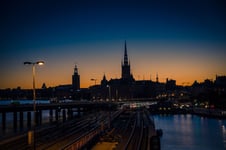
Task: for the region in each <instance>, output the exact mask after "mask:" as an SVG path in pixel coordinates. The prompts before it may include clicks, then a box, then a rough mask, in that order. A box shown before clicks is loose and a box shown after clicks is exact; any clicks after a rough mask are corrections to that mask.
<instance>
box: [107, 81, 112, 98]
mask: <svg viewBox="0 0 226 150" xmlns="http://www.w3.org/2000/svg"><path fill="white" fill-rule="evenodd" d="M107 87H108V90H109V91H108V94H109V101H111V86H110V85H107Z"/></svg>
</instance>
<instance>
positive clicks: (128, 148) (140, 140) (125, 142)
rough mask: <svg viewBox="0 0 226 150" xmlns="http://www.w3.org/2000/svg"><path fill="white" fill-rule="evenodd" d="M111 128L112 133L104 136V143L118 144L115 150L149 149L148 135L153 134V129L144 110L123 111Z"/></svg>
mask: <svg viewBox="0 0 226 150" xmlns="http://www.w3.org/2000/svg"><path fill="white" fill-rule="evenodd" d="M112 128H113V129H112V131H113V132H112V133H111V134H109V133H108V134H107V138H106V136H105V141H109V142H112V141H114V142H115V141H116V142H118V144H117V146H116V148H115V149H116V150H146V149H150V145H149V143H150V135H151V134H153V135H154V134H155V129H154V126H153V122H152V121H151V120H150V118H149V115H148V114H147V112H146V110H145V109H136V110H126V111H124V112H123V113H122V114H121V115H120V116H119V117H118V118H117V119H116V120H115V121H114V123H113V127H112ZM151 132H152V133H151ZM109 137H111V138H109ZM106 139H111V140H106Z"/></svg>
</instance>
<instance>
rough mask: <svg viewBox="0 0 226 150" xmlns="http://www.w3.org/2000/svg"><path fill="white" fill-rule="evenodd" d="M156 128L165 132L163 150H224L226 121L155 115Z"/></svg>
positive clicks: (197, 117) (187, 116) (225, 145)
mask: <svg viewBox="0 0 226 150" xmlns="http://www.w3.org/2000/svg"><path fill="white" fill-rule="evenodd" d="M154 120H155V125H156V128H160V129H162V130H163V136H162V137H161V149H162V150H181V149H183V150H200V149H205V150H213V149H217V150H224V149H226V120H218V119H211V118H203V117H199V116H195V115H189V114H188V115H155V116H154Z"/></svg>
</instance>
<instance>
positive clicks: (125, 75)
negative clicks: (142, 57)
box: [121, 41, 134, 81]
mask: <svg viewBox="0 0 226 150" xmlns="http://www.w3.org/2000/svg"><path fill="white" fill-rule="evenodd" d="M121 79H122V80H124V81H133V80H134V78H133V75H132V74H131V72H130V62H129V59H128V55H127V46H126V41H125V49H124V60H123V61H122V77H121Z"/></svg>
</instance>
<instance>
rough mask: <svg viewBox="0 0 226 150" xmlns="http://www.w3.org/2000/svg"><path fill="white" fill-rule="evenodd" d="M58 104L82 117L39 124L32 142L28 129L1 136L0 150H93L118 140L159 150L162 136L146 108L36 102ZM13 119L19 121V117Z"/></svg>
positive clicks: (52, 107)
mask: <svg viewBox="0 0 226 150" xmlns="http://www.w3.org/2000/svg"><path fill="white" fill-rule="evenodd" d="M47 105H48V106H47ZM1 107H2V108H3V109H1V113H3V114H4V113H8V112H10V111H13V112H22V111H25V112H29V111H31V110H32V106H29V105H26V106H25V105H24V106H19V105H18V106H7V107H8V109H6V106H5V107H3V106H1ZM59 107H60V109H61V112H63V110H65V109H69V110H70V109H74V108H76V111H77V112H78V110H79V111H80V113H82V112H83V113H82V115H80V116H79V117H78V115H77V117H71V118H68V119H67V117H68V116H67V115H65V117H66V119H65V120H64V119H63V120H62V121H58V122H57V121H55V122H53V123H50V124H47V125H41V124H39V125H38V126H36V127H35V128H31V130H32V131H34V132H33V133H34V139H33V141H32V142H31V143H29V140H28V139H29V134H28V133H29V132H28V131H29V130H27V132H26V131H24V132H22V133H20V134H19V133H15V134H14V135H13V136H5V137H2V138H1V142H0V147H1V149H2V148H3V149H21V150H23V149H24V150H25V149H26V150H27V149H40V150H41V149H53V150H55V149H85V148H86V149H92V148H95V146H96V145H100V144H101V143H106V142H107V143H115V149H133V148H131V147H133V146H134V145H136V147H137V148H139V147H142V149H154V148H153V147H155V149H160V139H159V136H158V135H157V131H156V129H155V125H154V121H153V120H152V118H151V117H149V116H150V114H149V113H148V111H147V109H146V108H144V107H142V108H134V109H127V108H123V107H120V108H119V107H117V105H116V103H114V104H113V103H109V102H107V103H103V102H101V103H100V102H95V103H92V102H80V103H77V104H76V103H73V104H41V105H37V111H40V110H45V109H48V110H55V111H58V109H59ZM13 108H15V109H13ZM116 108H118V109H116ZM15 114H17V113H15ZM72 115H73V114H72ZM15 116H16V115H15ZM40 116H41V115H39V118H40ZM63 116H64V113H63ZM2 118H3V117H2ZM63 118H64V117H63ZM13 119H14V120H16V119H17V117H14V118H13ZM20 119H22V118H20ZM13 122H14V123H15V122H17V121H13ZM14 126H16V125H14Z"/></svg>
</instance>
